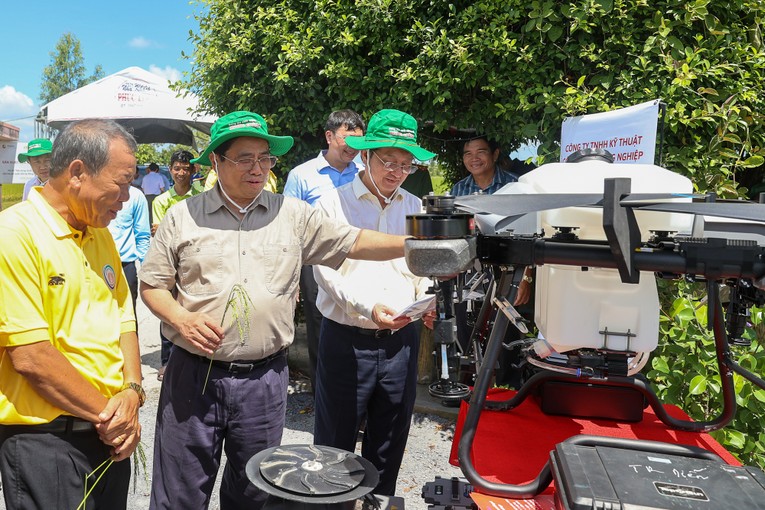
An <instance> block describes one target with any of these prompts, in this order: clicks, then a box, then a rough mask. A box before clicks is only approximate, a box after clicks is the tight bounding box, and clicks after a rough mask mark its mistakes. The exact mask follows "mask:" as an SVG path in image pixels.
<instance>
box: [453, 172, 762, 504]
mask: <svg viewBox="0 0 765 510" xmlns="http://www.w3.org/2000/svg"><path fill="white" fill-rule="evenodd" d="M629 188H630V181H629V179H621V178H620V179H606V180H605V193H604V195H603V202H602V205H603V226H604V230H605V232H606V238H607V242H558V241H552V240H549V239H541V238H534V237H529V236H515V235H502V234H497V235H483V234H478V242H477V253H478V258H479V260H481V262H482V263H484V264H485V265H489V266H491V267H494V268H495V269H498V271H499V276H498V277H496V275H495V280H494V282H493V285H495V288H494V295H495V296H496V297H498V298H502V297H504V298H505V299H507V300H508V301H510V298H511V296H512V294H513V286H512V283H511V280H512V275H513V272H514V270H518V269H520V270H521V271H522V270H523V268H524V267H525V266H537V265H543V264H558V265H568V266H581V267H601V268H615V269H618V270H619V274H620V276H621V278H622V281H623V282H625V283H636V282H637V281H638V279H639V274H640V272H641V271H645V272H652V273H663V274H667V273H670V274H675V275H678V276H680V275H689V276H694V277H699V278H701V277H703V279H705V280H706V285H707V294H708V314H709V324H712V329H713V332H714V339H715V351H716V359H717V366H718V370H719V374H720V379H721V387H722V400H723V406H722V410H721V412H720V414H719V416H717V417H716V418H714V419H712V420H710V421H704V422H693V421H688V420H679V419H675V418H673V417H671V416H669V415H668V414H667V412H666V410H665V409H664V407H663V406H662V404H661V402H660V401H659V398H658V397H657V396H656V394H655V393H654V391H653V390H652V389H651V387H650V386H649V383H648V381H647V380H646V379H645V378H643V377H642V376H638V377H622V376H609V377H607V378H598V377H581V376H580V377H576V376H573V375H568V374H562V373H557V372H548V371H544V372H539V373H537V374H535V375H534V376H532V377H531V378H530V379H529V380H527V381H526V382H525V384H524V385H523V386H522V387H521V389H520V390H519V391H518V393H517V394H516V395H515V396H514V397H513V398H511V399H509V400H506V401H489V402H487V400H486V395H487V393H488V389H489V385H490V383H491V380H492V373H493V369H494V366H495V364H496V362H497V359H498V357H499V352H500V350H501V349H502V342H503V339H504V337H505V333H506V331H507V328H508V327H509V325H510V324H511V322H512V320H511V318H509V317H508V316H507V315H506V314H505V313H502V312H498V313H497V314H496V317H495V320H494V325H493V327H492V328H491V333H490V335H489V339H488V342H487V344H486V347H485V350H484V351H483V359H482V360H479V361H480V363H479V368H478V372H477V375H476V380H475V385H474V389H473V392H472V395H471V397H470V406H469V409H468V412H467V416H466V418H465V421H464V424H463V429H462V436H461V438H460V440H459V447H458V457H459V462H460V467H461V469H462V471H463V473H464V474H465V476H466V478H467V479H468V481H469V482H470V483H471V484H472V485H473V486H474V487H475V488H476V489H478V490H479V492H481V493H484V494H488V495H493V496H501V497H511V498H530V497H533V496H535V495H537V494H539V493H541V492H542V491H544V490H545V488H546V487H547V486H548V485H549V483H550V481H551V479H550V476H549V473H550V466H549V462H548V463H547V464H546V465H545V466H544V467H543V469H542V470H541V472H540V474H539V475H538V476H537V478H535V479H534V480H532V481H531V482H529V483H526V484H523V485H512V484H500V483H494V482H490V481H488V480H486V479H484V478H483V477H482V476H481V475H480V474H479V473H478V472H477V470H476V469H475V466H474V464H473V461H472V455H471V454H472V448H473V440H474V438H475V434H476V429H477V426H478V421H479V418H480V415H481V410H482V409H484V408H485V409H492V410H511V409H513V408H515V407H517V406H518V405H520V404H521V402H523V401H524V400H525V399H526V398H527V397H528V396H529V395H530V394H531V393H532V392H533V391H534V389H535V388H537V387H538V386H539V385H540V384H542V383H545V382H549V381H566V382H580V383H584V384H588V385H608V386H620V387H629V388H633V389H636V390H637V391H639V392H640V393H641V394H642V395H643V396H644V397H645V399H646V401H647V402H648V404H649V405H650V406H651V408H652V409H653V410H654V411H655V413H656V415H657V417H658V418H659V419H660V420H661V421H662V422H663V423H664V424H666V425H667V426H668V427H670V428H674V429H679V430H685V431H692V432H709V431H712V430H717V429H720V428H722V427H724V426H725V425H727V424H728V423H730V421H731V420H732V419H733V417H734V416H735V413H736V398H735V390H734V385H733V373H734V372H735V373H737V374H739V375H741V376H742V377H744V378H745V379H747V380H749V381H750V382H752V383H753V384H755V385H756V386H758V387H759V388H762V389H765V381H763V380H762V379H761V378H760V377H758V376H757V375H755V374H753V373H751V372H749V371H748V370H746V369H744V368H743V367H741V366H740V365H739V364H738V363H737V362H736V361H735V360H733V359H732V357H731V353H730V348H729V343H728V335H727V333H726V329H725V319H724V315H723V312H722V307H721V303H720V295H719V283H718V282H719V281H721V280H728V281H730V280H745V279H747V280H751V281H753V282H756V283H757V285H761V282H762V278H763V276H764V275H765V247H761V246H759V245H757V244H756V243H755V242H750V241H735V240H726V239H698V238H676V239H674V240H672V241H671V242H664V243H662V246H660V247H657V246H651V247H646V246H643V245H641V241H640V237H641V236H640V231H639V228H638V224H637V221H636V220H635V216H634V211H633V206H632V205H629V204H625V202H624V201H623V200H622V198H623V197H625V196H626V195H628V194H629V192H630V189H629ZM458 205H459V204H458ZM681 205H682V204H681ZM688 205H692V204H688ZM710 205H711V204H710ZM674 207H677V206H674ZM679 208H682V207H679ZM763 220H765V216H763ZM489 295H490V294H489V293H487V296H489ZM488 301H489V300H488V299H487V300H486V301H485V302H484V306H482V308H481V311H480V312H479V315H478V321H477V323H476V326H475V328H474V335H473V336H474V337H475V336H476V335H478V331H479V330H481V329H483V330H484V331H485V329H486V328H487V321H488V320H489V318H490V315H491V314H490V313H489V310H488V309H487V306H490V305H489V304H488V303H487V302H488ZM479 356H480V354H479Z"/></svg>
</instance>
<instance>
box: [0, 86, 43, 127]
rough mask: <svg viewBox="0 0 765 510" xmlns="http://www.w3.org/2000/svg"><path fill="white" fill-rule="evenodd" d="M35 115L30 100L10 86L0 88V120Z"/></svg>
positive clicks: (35, 109)
mask: <svg viewBox="0 0 765 510" xmlns="http://www.w3.org/2000/svg"><path fill="white" fill-rule="evenodd" d="M35 113H37V108H35V103H34V101H32V98H30V97H29V96H27V95H26V94H24V93H23V92H19V91H18V90H16V89H15V88H14V87H11V86H10V85H4V86H2V87H0V120H10V119H14V118H16V117H25V116H27V115H34V114H35Z"/></svg>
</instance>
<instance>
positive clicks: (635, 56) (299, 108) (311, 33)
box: [183, 0, 765, 466]
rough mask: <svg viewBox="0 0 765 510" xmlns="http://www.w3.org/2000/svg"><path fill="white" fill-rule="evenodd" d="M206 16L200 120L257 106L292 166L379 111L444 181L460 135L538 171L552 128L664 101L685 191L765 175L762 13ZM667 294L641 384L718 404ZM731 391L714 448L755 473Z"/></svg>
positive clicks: (257, 8) (389, 1)
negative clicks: (287, 139) (341, 126)
mask: <svg viewBox="0 0 765 510" xmlns="http://www.w3.org/2000/svg"><path fill="white" fill-rule="evenodd" d="M203 4H204V5H205V7H206V8H205V9H204V10H203V12H202V14H200V16H199V21H200V30H199V31H198V32H196V33H193V34H191V40H192V41H193V43H194V45H195V50H194V53H193V55H190V56H188V57H189V58H191V59H193V68H192V71H191V73H189V74H188V75H187V77H186V80H185V83H183V86H184V87H187V88H188V89H189V90H191V91H193V92H196V93H197V94H199V95H200V97H201V98H202V102H203V105H202V106H203V107H204V108H206V109H209V110H210V111H216V112H218V113H225V112H228V111H232V110H235V109H249V110H254V111H257V112H259V113H262V114H264V115H265V116H266V118H267V119H268V121H269V123H270V125H272V126H273V130H274V131H275V132H276V133H278V134H292V135H293V136H296V141H297V144H296V145H297V147H296V149H295V150H293V151H292V153H291V155H288V156H289V157H287V158H283V159H284V160H285V163H286V164H285V167H286V168H289V167H290V166H291V164H293V163H297V162H299V161H302V160H305V159H307V158H308V157H311V156H312V155H313V154H314V153H315V151H316V150H318V148H319V147H320V146H321V144H322V137H321V129H322V126H323V123H324V120H325V118H326V116H327V114H328V113H329V112H330V111H332V110H333V109H337V108H353V109H355V110H357V111H359V112H360V113H362V114H363V115H364V116H365V117H366V118H369V116H371V114H372V113H374V112H375V111H377V110H379V109H381V108H399V109H402V110H405V111H408V112H410V113H412V114H413V115H414V116H415V117H417V118H418V119H419V121H420V125H421V127H422V130H421V140H422V141H423V143H424V145H425V146H426V147H428V148H429V149H430V150H432V151H434V152H436V153H438V154H439V161H440V163H442V164H444V165H445V166H447V167H449V166H451V169H450V171H449V172H447V173H448V175H447V179H448V180H452V181H453V180H454V179H456V178H457V177H458V176H459V173H460V172H461V170H462V169H461V168H460V166H461V165H460V163H459V158H458V157H457V150H456V149H457V144H456V143H453V142H454V141H455V138H459V136H460V135H459V133H461V132H464V130H475V131H478V132H482V133H485V134H487V135H489V136H491V137H493V138H495V139H497V140H499V141H501V142H502V144H503V147H504V148H505V149H506V150H513V149H515V148H518V147H519V146H520V145H521V144H523V143H524V142H526V141H528V140H535V141H537V142H538V143H539V144H540V147H539V150H538V160H539V161H540V162H545V161H551V160H557V159H558V157H559V150H560V149H559V147H558V141H559V139H560V125H561V122H562V120H563V119H564V117H566V116H573V115H582V114H586V113H595V112H601V111H608V110H612V109H616V108H620V107H626V106H631V105H633V104H637V103H641V102H645V101H649V100H652V99H657V98H659V99H661V100H662V101H663V102H664V103H666V105H667V108H666V117H665V129H664V150H663V166H665V167H667V168H669V169H670V170H673V171H675V172H678V173H681V174H684V175H686V176H688V177H689V178H691V179H692V180H693V182H694V185H695V186H696V188H697V189H698V190H699V191H704V192H706V191H715V192H717V193H718V194H720V195H722V196H725V197H736V196H743V195H744V194H745V193H746V192H747V189H746V188H747V187H750V186H751V185H753V184H756V183H759V182H760V181H761V180H762V176H763V162H765V159H764V156H765V152H764V151H763V147H765V132H764V129H763V127H764V123H763V115H762V112H763V111H765V90H764V88H765V48H763V43H762V27H763V20H764V19H765V2H762V1H761V0H688V1H686V2H677V1H670V0H655V1H648V0H583V1H573V0H564V1H556V0H470V1H467V0H452V1H443V0H268V1H265V0H204V1H203ZM290 157H291V158H292V159H290ZM682 292H683V289H682V285H681V288H680V289H679V293H680V296H681V297H682ZM677 296H678V289H675V290H674V291H673V292H669V291H668V293H667V295H665V299H664V303H665V305H664V308H665V315H664V318H663V322H662V346H661V348H660V356H658V357H656V358H655V361H654V365H653V372H654V373H653V375H654V376H656V377H658V378H659V379H660V387H661V388H662V396H664V397H666V398H668V399H670V400H672V401H676V402H678V403H681V404H682V403H683V402H684V400H683V397H681V396H680V395H681V393H682V391H683V389H684V388H685V389H688V388H692V390H693V392H695V393H697V394H702V393H705V394H708V396H709V402H715V401H716V397H717V393H719V384H718V385H715V383H714V377H713V375H709V374H708V371H707V365H708V362H707V361H705V360H703V359H701V358H697V357H695V356H694V357H691V356H687V353H688V352H689V350H688V349H689V347H691V346H693V347H694V349H698V348H699V346H698V345H696V344H695V343H694V342H696V341H697V338H698V337H697V336H695V335H701V337H703V338H705V339H706V340H705V341H708V336H705V335H707V334H706V333H705V332H704V328H702V327H695V326H698V325H699V323H698V321H696V320H695V314H694V313H691V312H692V310H690V309H689V307H690V308H692V307H693V306H695V305H694V304H693V301H692V300H690V299H686V300H684V301H680V302H679V303H680V304H677V303H676V302H675V301H674V299H675V298H677ZM680 305H682V306H680ZM686 305H687V306H686ZM671 310H674V311H671ZM689 310H690V311H689ZM679 311H682V314H681V313H679ZM689 313H690V314H691V315H690V316H688V317H686V316H687V315H688V314H689ZM691 316H692V317H691ZM686 319H687V320H686ZM678 321H679V322H678ZM689 326H694V327H693V328H690V329H688V328H689ZM683 342H685V343H683ZM691 344H693V345H691ZM758 352H759V351H758ZM680 354H682V356H680ZM683 356H685V358H683ZM755 356H756V357H757V360H756V361H757V363H761V360H760V358H761V356H760V355H755ZM670 360H671V361H670ZM678 360H683V361H684V363H683V364H680V363H679V362H678ZM752 363H754V361H753V362H752ZM665 365H667V370H666V373H665V372H663V371H662V370H664V366H665ZM697 375H702V379H698V378H695V377H696V376H697ZM694 378H695V379H694ZM700 381H702V382H704V381H705V382H706V384H703V385H702V384H701V382H700ZM702 386H703V390H702ZM737 386H738V387H740V388H742V387H746V388H747V389H746V390H744V391H743V392H742V393H741V395H742V398H744V399H746V407H747V409H748V410H747V411H744V410H743V409H742V411H741V412H745V413H749V414H745V415H744V417H745V418H746V420H749V421H748V422H746V421H742V420H741V419H739V420H737V421H736V424H735V425H734V426H733V427H731V428H730V429H729V431H727V430H726V432H725V433H724V434H725V435H724V436H720V437H721V438H722V439H723V440H725V444H726V445H727V446H728V447H729V448H731V449H732V450H734V451H736V452H737V453H738V454H739V455H741V456H742V457H743V458H745V459H747V460H751V461H758V462H760V463H761V464H762V465H764V466H765V461H763V460H762V458H761V457H759V455H760V454H761V453H762V452H763V451H764V450H765V435H763V434H762V432H761V431H762V425H763V422H762V420H760V419H758V420H753V419H752V416H753V415H754V413H752V412H751V409H752V408H754V407H757V409H758V411H759V414H762V412H761V411H762V406H761V405H760V402H761V401H762V400H763V399H764V397H763V396H762V395H761V393H762V392H760V391H759V390H754V389H752V388H750V387H749V386H748V383H747V384H746V385H745V384H744V383H743V382H742V381H739V380H737ZM694 396H698V395H694ZM713 405H714V404H712V403H710V404H709V405H707V401H706V400H705V401H704V404H703V406H704V409H701V408H691V409H690V411H691V414H692V415H694V416H695V417H697V418H702V417H703V416H702V415H703V414H704V413H707V414H709V413H713V412H714V410H713ZM742 407H743V406H742ZM702 411H703V412H702ZM742 438H747V439H746V440H745V441H743V443H742V442H741V439H742ZM739 443H740V444H739ZM752 456H754V458H752Z"/></svg>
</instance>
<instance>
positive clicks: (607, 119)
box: [560, 99, 659, 165]
mask: <svg viewBox="0 0 765 510" xmlns="http://www.w3.org/2000/svg"><path fill="white" fill-rule="evenodd" d="M658 119H659V100H658V99H656V100H653V101H649V102H647V103H641V104H638V105H635V106H630V107H627V108H621V109H619V110H613V111H610V112H603V113H594V114H591V115H581V116H579V117H566V118H565V119H564V120H563V124H562V126H561V136H560V160H561V161H564V160H565V159H566V158H567V157H568V156H569V155H570V154H571V153H573V152H576V151H578V150H582V149H605V150H607V151H608V152H610V153H611V154H613V155H614V163H642V164H650V165H652V164H653V163H654V155H655V153H656V124H657V121H658Z"/></svg>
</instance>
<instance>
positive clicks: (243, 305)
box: [202, 283, 255, 395]
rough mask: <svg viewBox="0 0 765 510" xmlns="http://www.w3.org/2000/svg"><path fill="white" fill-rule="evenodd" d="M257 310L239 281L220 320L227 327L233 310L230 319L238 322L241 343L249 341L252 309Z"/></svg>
mask: <svg viewBox="0 0 765 510" xmlns="http://www.w3.org/2000/svg"><path fill="white" fill-rule="evenodd" d="M251 309H252V310H255V306H254V305H253V304H252V299H250V295H249V294H248V293H247V289H245V288H244V286H242V285H241V284H239V283H237V284H235V285H234V286H233V287H232V288H231V292H230V293H229V295H228V299H227V300H226V308H224V309H223V317H222V318H221V320H220V326H221V327H222V328H225V327H226V317H227V316H228V312H229V310H230V311H231V318H230V320H231V321H233V322H234V323H235V324H236V329H237V331H238V333H239V345H244V344H246V343H247V340H249V337H250V310H251ZM214 358H215V354H214V353H213V355H212V356H211V357H210V366H208V367H207V375H206V376H205V383H204V385H203V386H202V395H204V394H205V390H206V389H207V381H208V380H209V379H210V370H212V362H213V359H214Z"/></svg>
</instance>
